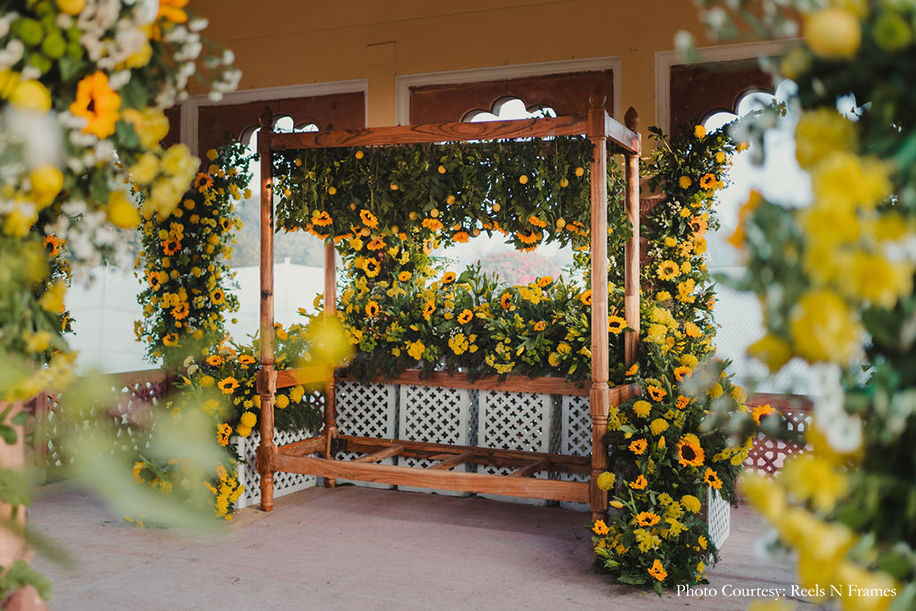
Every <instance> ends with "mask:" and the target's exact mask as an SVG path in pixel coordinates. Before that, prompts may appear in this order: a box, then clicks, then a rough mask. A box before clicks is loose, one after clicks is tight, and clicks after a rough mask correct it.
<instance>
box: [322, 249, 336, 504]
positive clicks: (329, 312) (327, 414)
mask: <svg viewBox="0 0 916 611" xmlns="http://www.w3.org/2000/svg"><path fill="white" fill-rule="evenodd" d="M336 255H337V252H336V251H335V250H334V243H333V242H331V241H328V242H327V243H326V244H325V247H324V315H325V317H326V318H328V319H330V318H331V317H333V316H337V261H336V258H335V257H336ZM336 390H337V389H336V388H335V386H334V370H333V369H331V375H330V378H329V379H328V383H327V387H326V389H325V394H324V443H325V447H324V457H325V458H334V439H336V438H337V403H336V401H337V392H336ZM336 483H337V480H335V479H333V478H330V477H328V478H325V480H324V485H325V487H326V488H333V487H334V486H335V485H336Z"/></svg>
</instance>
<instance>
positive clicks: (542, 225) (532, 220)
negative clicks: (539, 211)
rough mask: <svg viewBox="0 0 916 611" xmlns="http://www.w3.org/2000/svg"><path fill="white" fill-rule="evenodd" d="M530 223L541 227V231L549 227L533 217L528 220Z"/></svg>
mask: <svg viewBox="0 0 916 611" xmlns="http://www.w3.org/2000/svg"><path fill="white" fill-rule="evenodd" d="M528 222H529V223H531V224H532V225H534V226H535V227H540V228H541V229H543V228H544V227H546V226H547V223H546V222H545V221H543V220H541V219H539V218H538V217H536V216H533V215H532V216H531V217H529V218H528Z"/></svg>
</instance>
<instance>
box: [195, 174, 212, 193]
mask: <svg viewBox="0 0 916 611" xmlns="http://www.w3.org/2000/svg"><path fill="white" fill-rule="evenodd" d="M212 186H213V178H212V177H211V176H210V175H209V174H206V173H204V172H199V173H198V174H197V177H196V178H195V179H194V188H195V189H197V190H198V191H199V192H201V193H203V192H204V191H206V190H207V189H209V188H210V187H212Z"/></svg>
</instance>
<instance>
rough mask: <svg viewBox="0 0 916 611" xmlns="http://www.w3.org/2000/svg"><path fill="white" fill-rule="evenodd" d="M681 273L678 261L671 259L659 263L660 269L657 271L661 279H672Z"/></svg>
mask: <svg viewBox="0 0 916 611" xmlns="http://www.w3.org/2000/svg"><path fill="white" fill-rule="evenodd" d="M680 273H681V268H680V267H678V264H677V263H675V262H674V261H671V260H670V259H667V260H665V261H662V262H661V263H659V265H658V271H657V272H656V274H657V275H658V277H659V279H660V280H672V279H674V278H676V277H677V276H678V274H680Z"/></svg>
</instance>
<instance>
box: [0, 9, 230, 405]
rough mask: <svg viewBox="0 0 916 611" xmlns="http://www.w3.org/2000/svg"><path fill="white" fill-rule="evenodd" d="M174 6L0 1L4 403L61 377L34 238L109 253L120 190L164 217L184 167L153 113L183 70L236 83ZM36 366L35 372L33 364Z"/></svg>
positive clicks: (56, 318) (72, 257)
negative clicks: (135, 193)
mask: <svg viewBox="0 0 916 611" xmlns="http://www.w3.org/2000/svg"><path fill="white" fill-rule="evenodd" d="M185 4H186V3H183V2H171V3H165V2H163V3H161V4H160V3H158V2H149V1H145V0H144V1H139V2H126V1H125V2H120V1H114V2H101V1H99V0H86V1H77V2H50V1H47V2H27V3H23V2H6V3H4V9H3V11H2V13H0V100H2V101H0V105H2V107H3V109H4V111H5V112H4V114H3V119H2V134H3V135H2V137H0V159H2V160H3V161H2V163H3V173H2V181H3V185H4V192H3V195H2V201H0V254H2V257H3V260H4V264H5V266H6V267H7V269H9V270H10V273H9V274H5V275H4V278H3V280H0V294H2V295H3V303H2V305H0V338H2V340H0V352H2V353H3V354H4V358H5V359H6V361H7V362H8V363H9V364H10V370H11V373H12V375H11V376H10V378H9V379H5V382H4V385H3V388H2V389H0V394H2V395H3V396H4V397H5V398H9V399H17V398H27V397H30V396H32V395H34V394H35V393H37V392H39V391H41V390H44V389H46V388H52V387H55V386H56V387H61V386H63V385H65V384H66V383H67V381H68V380H69V377H70V376H69V375H68V374H67V372H68V371H69V370H70V369H71V361H72V356H70V355H68V354H67V346H66V343H65V342H64V340H63V339H62V337H61V332H62V329H61V327H62V324H61V312H62V309H61V307H59V305H60V304H61V303H62V298H63V293H64V290H65V286H66V285H65V283H63V281H62V280H61V279H60V278H54V277H53V276H52V275H51V274H50V269H49V267H48V265H47V263H46V257H45V252H44V244H45V242H46V239H50V241H51V243H53V244H56V245H58V246H59V247H61V248H62V249H64V252H65V254H66V257H67V259H68V260H69V261H71V262H72V263H74V264H78V265H82V264H96V263H98V262H99V261H100V260H101V258H100V257H101V256H102V254H103V253H106V252H110V251H111V249H112V245H113V243H114V242H115V237H116V234H115V232H114V230H113V228H116V227H119V228H133V227H134V226H136V225H137V223H138V222H139V221H140V213H138V211H137V208H136V206H135V205H134V204H133V203H132V202H131V199H130V194H129V191H128V186H127V185H128V183H130V182H132V183H133V184H134V185H135V187H136V188H137V189H139V190H141V191H143V192H144V193H145V194H146V196H147V197H146V201H145V204H144V207H143V209H142V214H143V215H144V216H146V217H149V216H151V215H154V214H158V215H160V216H163V217H164V216H167V215H168V214H169V213H170V212H171V210H172V209H173V208H174V207H175V205H177V203H178V201H179V199H180V196H181V194H182V193H183V192H184V191H185V190H186V188H187V185H188V184H190V182H191V180H192V179H193V177H194V173H195V172H196V169H197V160H196V159H194V158H193V157H191V155H190V154H189V151H188V149H187V147H185V146H183V145H175V146H173V147H170V148H169V149H164V148H163V147H162V146H161V145H160V141H161V140H162V138H163V137H164V136H165V135H166V133H167V131H168V127H169V126H168V120H167V119H166V117H165V115H164V114H163V112H162V108H165V107H168V106H171V105H173V104H174V103H175V102H176V101H177V100H179V99H180V98H182V97H183V96H186V95H187V94H186V93H184V89H185V86H186V84H187V81H188V79H189V78H190V77H191V76H194V75H195V74H197V75H199V76H200V77H201V78H202V79H204V80H207V81H209V82H214V83H215V84H214V88H215V90H216V91H217V93H218V92H220V91H228V90H231V89H232V88H234V86H235V83H236V82H237V81H238V78H239V72H238V71H237V70H234V69H232V68H230V67H229V63H230V62H231V60H232V57H231V53H228V52H225V53H224V52H222V51H219V50H217V49H212V47H211V46H210V45H209V43H207V47H208V51H207V52H204V42H205V41H203V39H202V38H201V35H200V32H201V31H202V30H203V29H204V28H205V27H206V25H207V24H206V20H203V19H199V18H196V17H194V16H193V15H192V14H190V13H189V12H187V11H186V10H185V9H184V5H185ZM198 61H200V64H199V65H200V66H201V69H204V70H206V73H205V74H200V73H199V71H198V67H197V66H198ZM23 295H28V296H29V297H28V298H26V299H23V298H22V297H21V296H23ZM64 326H65V325H64ZM51 355H53V356H51ZM49 358H50V366H49V367H45V368H43V367H34V366H33V363H36V362H38V363H42V362H45V361H47V360H48V359H49Z"/></svg>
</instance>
